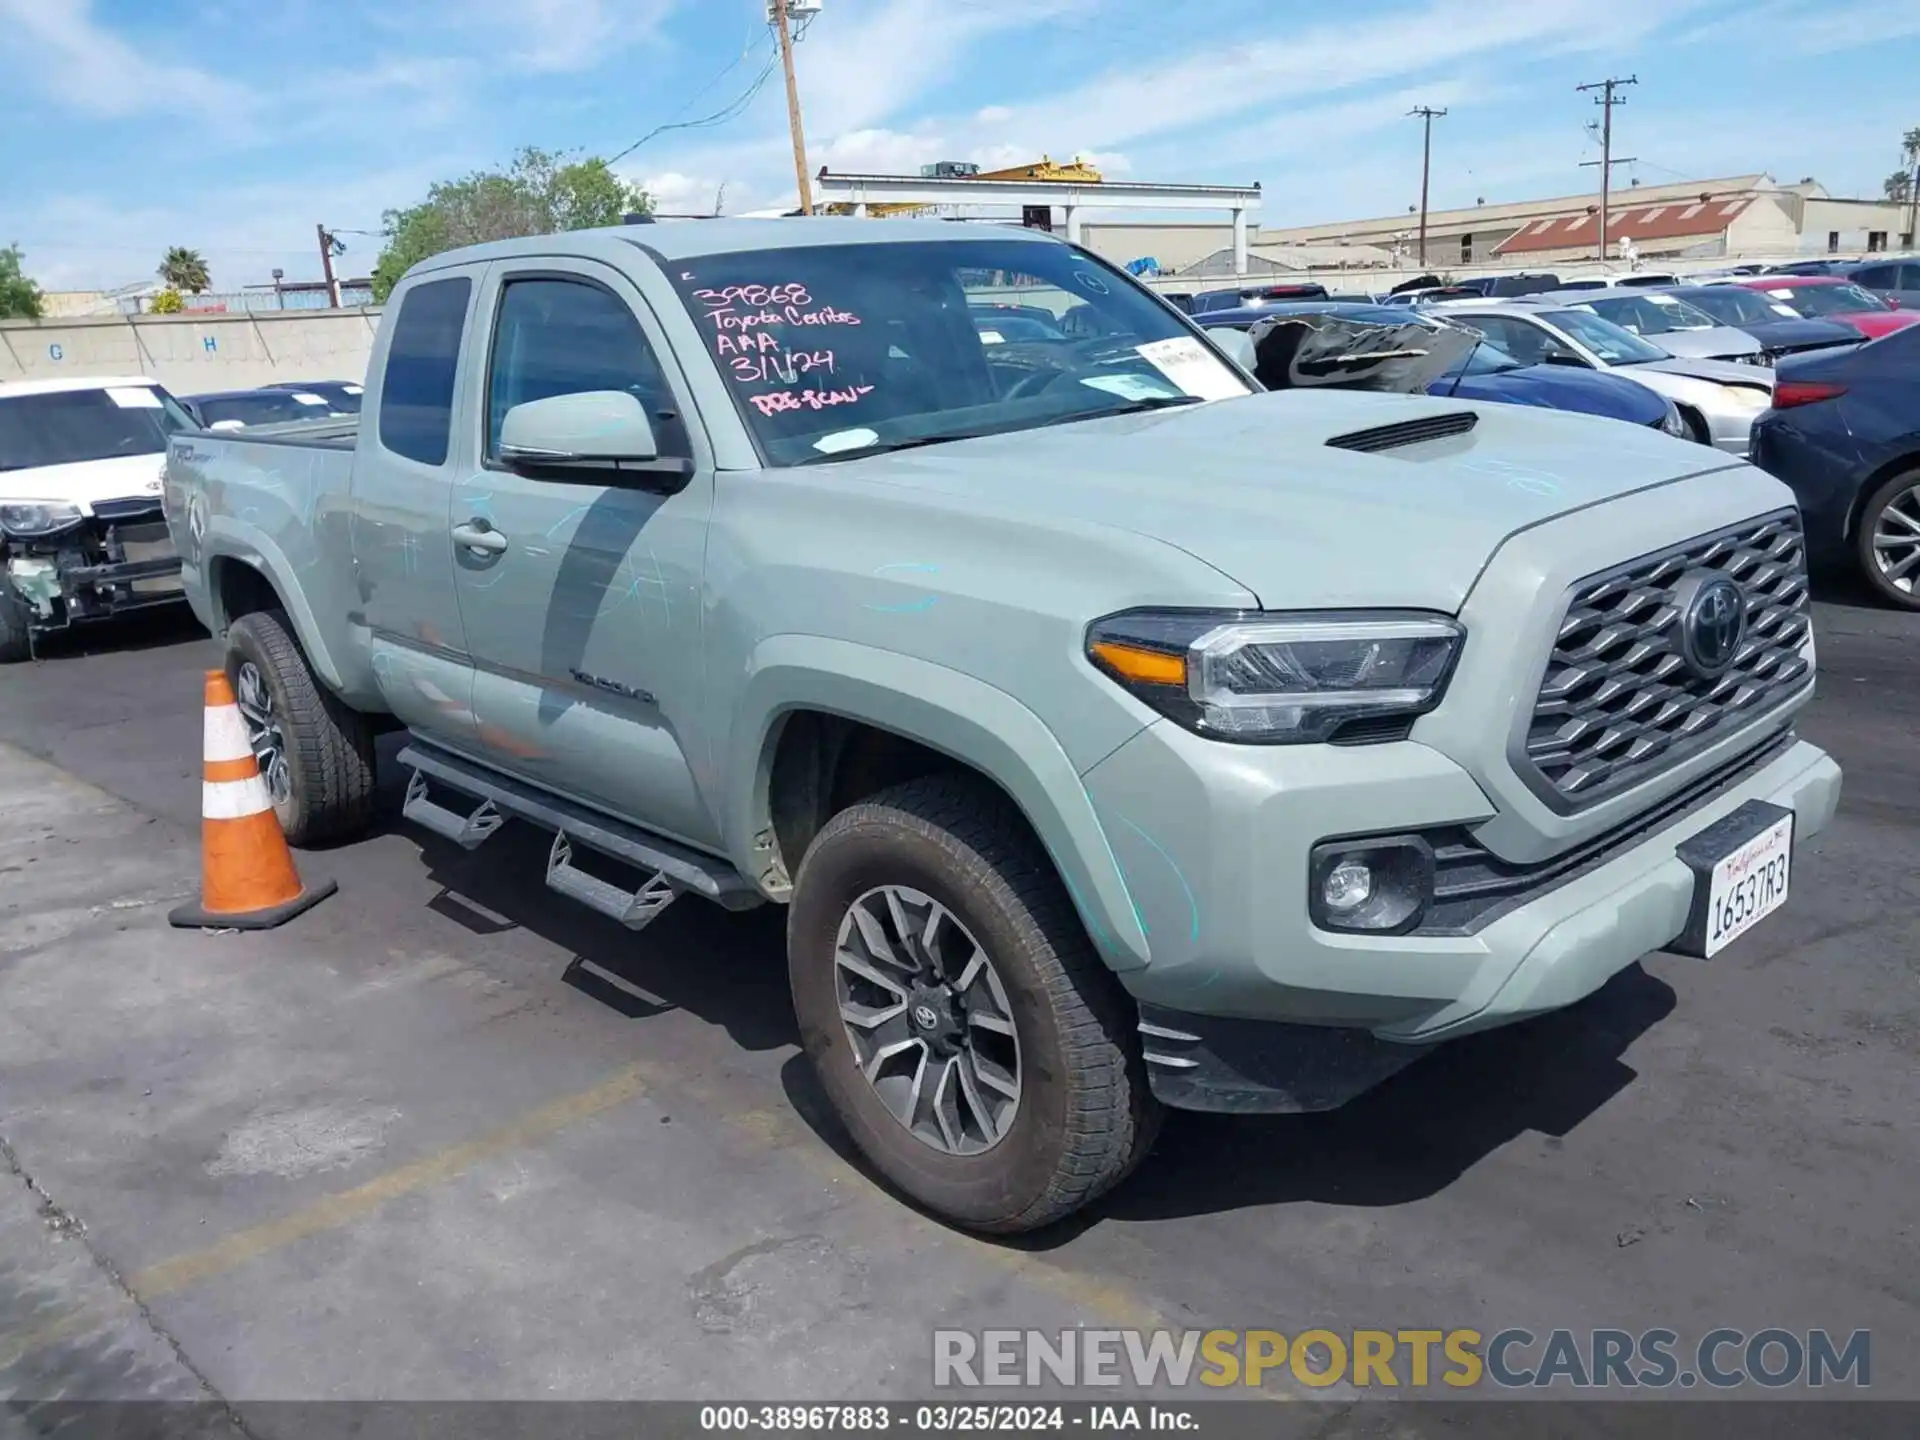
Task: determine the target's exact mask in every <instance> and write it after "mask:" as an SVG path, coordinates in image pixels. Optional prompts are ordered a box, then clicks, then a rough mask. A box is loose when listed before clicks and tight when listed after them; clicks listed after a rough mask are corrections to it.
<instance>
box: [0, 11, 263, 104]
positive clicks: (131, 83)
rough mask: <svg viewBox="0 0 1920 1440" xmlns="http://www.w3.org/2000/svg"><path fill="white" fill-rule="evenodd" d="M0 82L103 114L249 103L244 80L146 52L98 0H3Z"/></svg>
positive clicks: (0, 31)
mask: <svg viewBox="0 0 1920 1440" xmlns="http://www.w3.org/2000/svg"><path fill="white" fill-rule="evenodd" d="M0 60H4V61H5V62H6V64H5V66H4V68H3V69H0V83H5V84H9V85H17V86H19V87H20V88H22V89H31V90H37V91H39V92H40V93H42V94H43V95H45V96H46V97H47V98H48V99H50V100H52V101H53V102H54V103H55V104H56V105H57V106H59V107H60V108H62V109H66V110H74V111H78V112H80V113H82V114H87V115H95V116H100V117H103V118H109V119H111V118H119V117H124V116H129V115H139V114H142V113H145V112H148V111H156V110H170V111H182V112H199V113H202V114H210V115H228V116H231V115H233V114H234V113H236V112H241V111H244V110H246V109H247V108H248V107H249V106H250V104H251V102H252V100H253V98H254V97H253V95H252V93H251V92H250V91H249V90H248V89H247V87H246V86H244V85H242V84H240V83H238V82H237V81H234V80H230V79H227V78H226V77H224V76H220V75H215V74H212V73H211V72H209V71H206V70H202V69H199V68H197V67H195V66H192V65H185V64H175V63H169V62H167V61H164V60H156V59H153V58H150V57H149V56H147V55H145V54H143V53H142V52H141V51H140V50H139V49H137V48H135V47H134V46H133V45H132V44H130V43H128V42H127V41H126V40H124V39H122V38H121V37H120V36H118V35H115V34H114V33H112V32H111V31H110V30H108V29H106V28H105V27H104V26H102V25H101V24H100V23H99V22H98V21H96V19H95V18H94V14H93V0H0Z"/></svg>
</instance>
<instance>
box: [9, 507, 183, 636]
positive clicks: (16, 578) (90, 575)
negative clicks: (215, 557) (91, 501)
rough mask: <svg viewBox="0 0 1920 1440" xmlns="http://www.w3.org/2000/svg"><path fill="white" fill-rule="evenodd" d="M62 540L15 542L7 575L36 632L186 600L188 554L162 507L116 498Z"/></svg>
mask: <svg viewBox="0 0 1920 1440" xmlns="http://www.w3.org/2000/svg"><path fill="white" fill-rule="evenodd" d="M113 506H118V507H119V509H118V511H116V512H115V513H112V514H107V513H101V514H97V515H95V516H94V517H93V518H90V519H88V520H86V521H85V522H83V523H82V524H80V525H78V526H76V527H74V528H73V529H70V530H66V531H63V532H62V533H60V534H58V535H53V536H48V537H46V538H27V539H11V540H9V541H8V542H7V547H6V562H5V565H4V568H3V570H0V573H3V574H4V577H5V583H6V584H7V585H8V586H9V587H10V588H11V589H12V590H13V591H14V593H15V594H16V595H18V596H19V597H20V599H21V600H22V601H24V602H25V604H26V606H27V610H28V615H29V623H30V624H32V626H33V627H34V628H35V629H36V630H42V631H45V630H58V629H61V628H63V627H65V626H67V625H69V624H72V623H73V622H75V621H83V620H99V619H106V618H108V617H110V616H114V615H120V614H124V613H125V612H127V611H130V610H143V609H146V608H148V607H150V606H154V605H171V604H176V603H178V602H179V601H181V600H183V599H185V598H186V597H185V591H184V590H182V588H181V582H180V557H179V555H178V554H176V553H175V551H174V548H173V541H172V537H171V536H170V535H169V534H168V532H167V528H166V522H165V521H164V520H163V519H161V518H160V510H159V502H158V501H153V502H145V501H111V502H106V504H104V505H102V506H101V507H99V508H100V509H101V511H103V512H105V511H107V510H108V509H109V508H110V507H113Z"/></svg>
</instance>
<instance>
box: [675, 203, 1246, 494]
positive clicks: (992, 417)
mask: <svg viewBox="0 0 1920 1440" xmlns="http://www.w3.org/2000/svg"><path fill="white" fill-rule="evenodd" d="M671 273H672V275H673V280H674V285H675V287H676V288H677V289H678V291H679V293H680V298H681V300H682V301H683V302H684V303H685V305H686V307H687V310H688V311H689V313H691V315H692V316H693V319H694V323H695V324H696V325H697V326H698V327H699V330H700V333H701V335H702V337H703V338H704V339H705V341H706V343H707V346H708V349H709V351H710V352H711V354H712V355H713V358H714V362H715V363H716V365H717V366H718V367H719V369H720V373H721V374H722V375H723V376H724V377H725V378H726V379H727V381H728V383H729V388H731V389H732V391H733V393H734V397H735V402H736V404H737V405H738V406H739V409H740V414H741V415H742V417H743V418H744V419H745V421H746V424H747V426H748V428H749V429H750V430H751V431H752V432H753V435H754V438H755V439H756V440H757V441H758V442H759V445H760V449H761V452H762V454H763V455H765V457H766V459H767V461H768V463H770V464H773V465H796V464H802V463H808V462H817V461H820V460H831V459H840V458H848V457H853V456H858V455H861V454H871V453H874V452H875V451H879V450H886V449H893V448H898V447H900V446H903V445H922V444H931V443H935V442H938V441H943V440H954V439H959V438H962V437H964V436H969V435H982V434H993V433H998V432H1002V431H1008V430H1025V429H1032V428H1034V427H1037V426H1042V425H1055V424H1059V423H1061V422H1063V421H1068V420H1084V419H1089V418H1092V417H1094V416H1098V415H1104V414H1114V413H1118V412H1121V411H1126V410H1141V409H1150V408H1154V407H1156V406H1160V405H1178V404H1192V403H1196V402H1198V401H1201V400H1212V399H1225V398H1229V397H1232V396H1237V395H1246V394H1250V393H1252V388H1251V386H1250V385H1249V383H1248V382H1247V381H1246V380H1245V379H1243V378H1242V377H1241V375H1240V374H1239V373H1238V372H1237V371H1236V370H1234V369H1233V367H1232V366H1231V365H1229V364H1228V363H1227V362H1226V360H1224V359H1223V358H1222V357H1221V356H1220V355H1219V353H1218V352H1217V351H1215V350H1214V349H1213V348H1212V347H1211V346H1209V345H1208V344H1207V343H1206V342H1205V341H1203V340H1201V339H1200V338H1199V337H1198V336H1196V335H1194V334H1193V333H1192V331H1190V330H1189V329H1188V328H1187V327H1186V325H1185V324H1183V323H1182V321H1181V318H1180V316H1179V315H1177V314H1176V313H1175V312H1174V311H1172V310H1171V309H1169V308H1168V307H1167V306H1165V305H1163V304H1161V303H1160V302H1159V301H1158V300H1157V299H1155V298H1154V297H1153V296H1151V295H1149V294H1147V293H1145V292H1144V291H1142V290H1140V289H1139V288H1138V287H1137V286H1136V285H1135V283H1134V282H1133V281H1131V280H1129V279H1128V278H1127V277H1125V276H1124V275H1121V274H1119V273H1118V272H1116V271H1113V270H1110V269H1107V268H1106V267H1105V266H1103V265H1100V264H1099V263H1097V262H1095V261H1093V260H1091V259H1089V258H1088V257H1086V256H1085V255H1082V254H1081V253H1080V252H1079V251H1077V250H1074V249H1072V248H1071V247H1069V246H1066V245H1061V244H1059V243H1058V242H1054V241H1039V240H1025V239H1017V238H1011V237H1009V238H1006V239H1000V238H994V239H991V240H985V239H982V240H927V241H906V242H899V243H879V244H864V245H821V246H808V247H804V248H797V249H783V250H768V251H754V250H748V251H740V252H737V253H731V254H723V255H709V256H704V257H700V258H697V259H692V260H684V261H679V262H676V263H675V264H673V265H672V267H671ZM997 306H1006V307H1009V308H1007V309H1005V310H999V309H995V308H993V307H997ZM989 315H990V316H994V317H998V316H1000V315H1008V316H1011V317H1014V318H1016V319H1026V320H1028V321H1030V323H1029V324H1028V325H1022V326H1011V325H1009V326H1006V327H1002V326H1000V325H998V324H993V323H989V322H988V321H986V320H985V319H983V317H985V316H989ZM983 331H986V332H988V334H983V333H982V332H983ZM989 334H997V335H998V336H999V337H1000V338H999V339H998V340H997V341H996V340H993V339H990V338H988V335H989Z"/></svg>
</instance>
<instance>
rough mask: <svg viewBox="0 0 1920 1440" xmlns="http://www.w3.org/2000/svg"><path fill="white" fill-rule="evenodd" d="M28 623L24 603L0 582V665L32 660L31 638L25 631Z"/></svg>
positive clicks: (27, 614) (2, 581)
mask: <svg viewBox="0 0 1920 1440" xmlns="http://www.w3.org/2000/svg"><path fill="white" fill-rule="evenodd" d="M30 623H31V612H30V611H29V610H28V609H27V603H26V601H24V600H22V599H21V598H20V597H19V596H18V595H16V594H14V593H13V590H12V589H11V588H10V587H9V586H8V584H7V582H6V581H5V580H0V665H17V664H19V663H20V662H21V661H22V660H31V659H32V658H33V637H32V635H30V634H29V633H28V630H27V627H28V625H29V624H30Z"/></svg>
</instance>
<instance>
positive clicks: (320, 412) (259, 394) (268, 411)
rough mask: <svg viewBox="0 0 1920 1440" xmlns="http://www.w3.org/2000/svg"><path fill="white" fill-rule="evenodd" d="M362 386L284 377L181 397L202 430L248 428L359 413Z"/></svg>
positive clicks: (349, 381) (337, 381) (341, 382)
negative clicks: (256, 385)
mask: <svg viewBox="0 0 1920 1440" xmlns="http://www.w3.org/2000/svg"><path fill="white" fill-rule="evenodd" d="M361 390H362V387H361V386H360V385H359V384H358V383H357V382H355V381H352V380H281V381H276V382H275V383H273V384H271V385H263V386H261V387H260V388H259V389H257V390H215V391H211V392H209V393H208V394H205V395H185V396H181V397H179V398H180V404H181V406H182V407H183V408H184V409H185V410H186V412H187V414H188V415H190V416H191V417H192V418H193V421H194V423H195V424H197V425H198V426H199V427H200V428H201V429H202V430H244V429H247V428H249V427H251V426H254V425H284V424H287V423H289V422H291V421H295V420H325V419H337V418H339V417H340V416H343V415H358V414H359V413H360V395H361Z"/></svg>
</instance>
